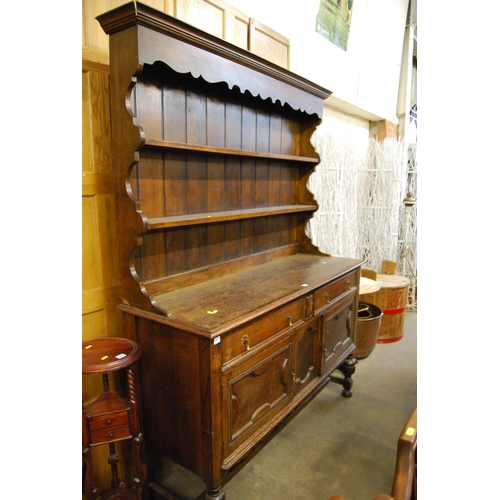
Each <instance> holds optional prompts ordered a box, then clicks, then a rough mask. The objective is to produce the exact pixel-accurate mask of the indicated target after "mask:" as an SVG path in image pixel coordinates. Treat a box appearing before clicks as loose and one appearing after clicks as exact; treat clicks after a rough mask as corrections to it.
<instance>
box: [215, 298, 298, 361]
mask: <svg viewBox="0 0 500 500" xmlns="http://www.w3.org/2000/svg"><path fill="white" fill-rule="evenodd" d="M304 308H305V306H304V300H303V299H300V300H297V301H295V302H292V303H291V304H289V305H288V306H285V307H282V308H281V309H279V310H278V311H276V312H274V313H272V314H269V315H268V316H266V317H264V318H262V319H259V320H257V321H254V322H253V323H250V324H249V325H248V326H245V327H244V328H241V329H240V330H238V331H236V332H234V333H231V334H229V335H226V336H225V337H222V340H221V347H222V362H223V363H227V362H228V361H230V360H231V359H233V358H234V357H236V356H238V355H239V354H242V353H244V352H247V351H251V350H252V349H253V348H254V347H256V346H257V345H259V344H260V343H261V342H263V341H264V340H266V339H268V338H270V337H272V336H273V335H275V334H276V333H279V332H281V331H283V330H285V329H286V328H290V327H291V326H293V325H295V323H297V322H298V321H300V320H301V319H302V318H303V316H304V313H305V310H304Z"/></svg>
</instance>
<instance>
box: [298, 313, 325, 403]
mask: <svg viewBox="0 0 500 500" xmlns="http://www.w3.org/2000/svg"><path fill="white" fill-rule="evenodd" d="M295 337H296V346H297V347H296V349H297V353H296V357H295V366H294V367H293V373H292V377H293V381H294V383H295V395H297V394H299V393H300V392H301V391H302V390H303V389H304V388H305V387H307V386H308V385H309V384H310V383H311V382H312V381H313V380H315V379H316V377H318V375H319V359H318V320H317V319H316V318H314V320H312V321H309V322H307V323H305V324H304V325H302V326H300V327H299V328H297V331H296V334H295Z"/></svg>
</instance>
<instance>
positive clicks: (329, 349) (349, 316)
mask: <svg viewBox="0 0 500 500" xmlns="http://www.w3.org/2000/svg"><path fill="white" fill-rule="evenodd" d="M355 307H356V294H355V293H354V291H353V292H351V293H350V294H349V295H348V296H346V297H345V298H344V299H341V300H340V301H339V302H338V303H337V304H336V305H335V306H332V309H331V311H326V312H325V315H324V317H323V347H322V350H323V356H324V358H323V360H324V363H323V373H328V372H330V371H332V370H333V369H334V368H335V367H336V366H337V365H338V364H339V362H340V360H341V359H343V358H344V357H345V354H346V352H348V351H353V350H354V343H353V335H354V329H355V325H356V315H357V311H355Z"/></svg>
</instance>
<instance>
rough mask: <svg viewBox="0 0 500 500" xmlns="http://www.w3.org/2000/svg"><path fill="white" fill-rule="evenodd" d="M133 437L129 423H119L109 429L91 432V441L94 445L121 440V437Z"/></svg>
mask: <svg viewBox="0 0 500 500" xmlns="http://www.w3.org/2000/svg"><path fill="white" fill-rule="evenodd" d="M131 437H132V434H131V433H130V428H129V426H128V423H127V424H126V425H118V426H115V427H110V428H109V429H100V430H97V431H92V432H91V433H90V443H91V444H92V445H93V446H97V445H99V444H105V443H111V442H114V441H120V440H121V439H130V438H131Z"/></svg>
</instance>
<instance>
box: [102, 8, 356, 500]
mask: <svg viewBox="0 0 500 500" xmlns="http://www.w3.org/2000/svg"><path fill="white" fill-rule="evenodd" d="M97 19H98V21H99V22H100V24H101V26H102V28H103V29H104V31H105V32H106V33H108V34H109V35H110V36H109V41H110V61H111V114H112V127H111V128H112V141H113V169H114V173H115V176H116V177H115V178H116V186H117V194H116V198H117V212H118V224H117V227H118V240H119V241H118V242H119V266H120V269H119V274H120V295H121V297H122V304H121V305H120V306H119V308H120V310H121V311H122V312H123V328H124V336H125V337H127V338H130V339H133V340H135V341H136V342H138V343H139V344H140V345H141V348H142V350H143V356H142V359H141V363H140V364H141V381H142V398H143V416H144V432H145V435H146V436H147V447H148V449H147V451H148V455H149V456H150V457H151V460H150V466H149V474H150V477H151V478H152V480H153V483H152V484H151V488H152V489H154V491H155V495H156V494H160V493H161V491H160V490H161V488H160V487H159V486H158V481H155V474H156V473H157V470H158V464H159V463H160V462H161V460H163V459H165V458H168V459H171V460H173V461H175V462H176V463H177V464H179V465H181V466H182V467H184V468H186V469H188V470H189V471H191V472H194V473H195V474H197V475H198V476H200V477H201V478H202V479H203V481H204V482H205V484H206V491H205V493H203V495H204V498H205V499H216V500H222V499H223V498H225V493H224V491H223V489H222V485H223V484H224V482H225V481H227V479H228V477H230V475H231V473H234V472H235V471H236V470H237V467H238V466H239V465H241V463H242V462H243V461H244V460H245V459H247V458H248V457H249V456H250V455H251V454H252V453H253V452H254V451H255V450H256V449H257V448H258V447H259V446H261V445H262V443H263V442H264V441H265V439H266V437H269V436H270V435H271V433H272V432H274V431H276V430H277V429H279V428H280V427H281V426H282V425H283V424H284V423H285V422H286V421H287V419H289V418H290V417H291V416H292V415H294V414H295V413H296V412H297V411H299V410H300V409H301V408H302V407H303V406H304V405H305V404H306V403H308V402H309V401H310V400H311V399H312V398H313V396H314V395H315V394H317V393H318V392H319V391H320V390H321V389H322V388H323V387H324V386H325V385H326V384H327V383H328V382H329V381H330V380H333V381H334V382H339V383H341V384H342V386H343V392H342V393H343V395H344V396H345V397H349V396H351V388H352V378H351V376H352V374H353V373H354V369H355V368H354V367H355V364H356V359H355V358H354V357H353V352H354V349H355V336H356V326H357V309H358V288H359V278H360V266H361V263H362V262H361V261H359V260H357V259H346V258H339V257H330V256H327V255H325V254H323V253H321V252H320V251H319V250H318V249H317V248H316V247H315V246H314V245H313V244H312V243H311V241H310V239H309V238H308V237H307V235H306V231H305V230H306V225H307V222H308V220H309V219H310V218H311V217H312V215H313V214H314V212H315V211H316V210H317V204H316V202H315V200H314V197H313V196H312V194H311V193H310V192H309V191H308V190H307V181H308V178H309V176H310V175H311V173H312V172H313V171H314V168H315V166H316V165H317V164H318V163H319V158H318V154H317V153H316V152H315V151H314V148H313V147H312V145H311V142H310V139H311V135H312V133H313V132H314V130H315V129H316V127H317V126H318V125H319V124H320V123H321V118H322V114H323V101H324V99H326V98H327V97H328V95H329V92H328V91H327V90H325V89H323V88H321V87H319V86H317V85H314V84H313V83H311V82H309V81H307V80H305V79H303V78H300V77H298V76H296V75H294V74H292V73H291V72H289V71H287V70H285V69H283V68H280V67H278V66H276V65H274V64H271V63H268V62H267V61H265V60H264V59H262V58H260V57H257V56H255V55H253V54H252V53H250V52H247V51H246V50H243V49H240V48H238V47H235V46H233V45H231V44H229V43H227V42H225V41H223V40H220V39H218V38H216V37H214V36H212V35H209V34H207V33H204V32H202V31H200V30H198V29H196V28H193V27H191V26H189V25H187V24H185V23H183V22H181V21H179V20H177V19H174V18H172V17H170V16H168V15H165V14H163V13H161V12H158V11H156V10H154V9H152V8H150V7H147V6H145V5H142V4H140V3H136V2H134V3H130V4H126V5H123V6H121V7H118V8H117V9H114V10H112V11H110V12H107V13H105V14H102V15H100V16H99V17H98V18H97ZM345 195H346V196H349V195H350V194H349V193H345ZM337 369H339V370H340V372H341V374H342V376H340V377H336V376H335V377H334V376H332V372H334V371H335V370H337ZM165 498H171V497H169V496H168V493H167V492H165Z"/></svg>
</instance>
